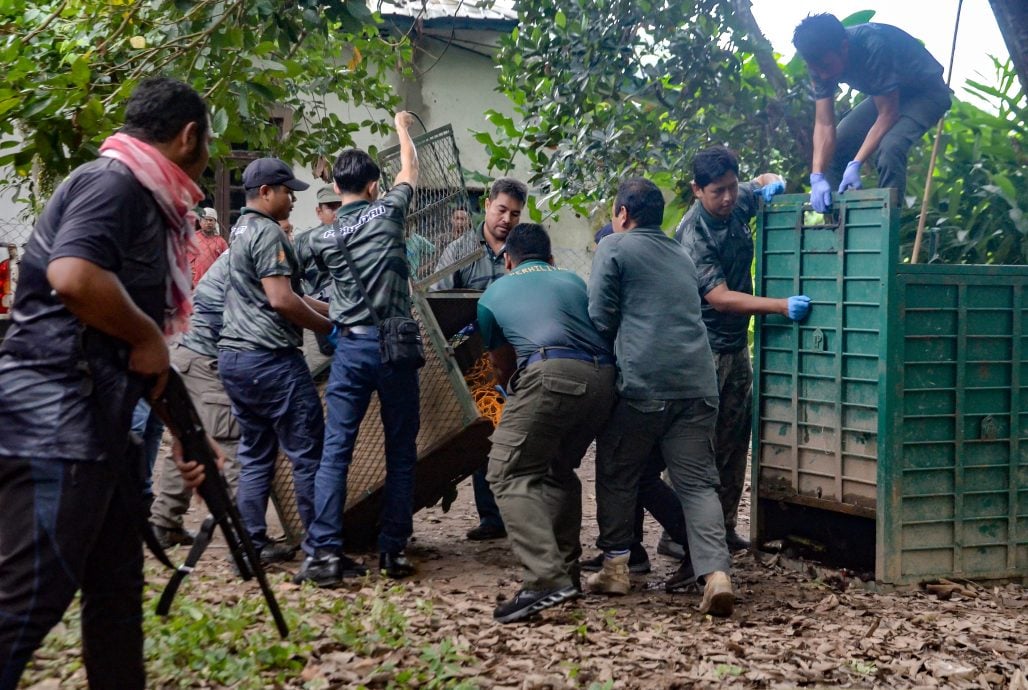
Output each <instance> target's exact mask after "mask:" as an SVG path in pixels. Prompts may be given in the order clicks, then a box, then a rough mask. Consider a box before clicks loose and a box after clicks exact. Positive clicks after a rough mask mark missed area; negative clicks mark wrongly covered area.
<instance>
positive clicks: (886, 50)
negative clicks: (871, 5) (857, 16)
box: [812, 23, 949, 99]
mask: <svg viewBox="0 0 1028 690" xmlns="http://www.w3.org/2000/svg"><path fill="white" fill-rule="evenodd" d="M846 35H847V36H848V39H849V40H848V43H849V49H848V50H849V52H848V54H847V57H846V67H845V69H844V70H843V73H842V75H841V76H839V77H838V79H834V80H833V79H829V80H822V79H818V78H817V77H814V78H813V79H812V81H813V85H814V98H815V99H820V98H834V97H835V91H836V89H837V88H838V86H839V83H840V82H842V83H845V84H849V85H850V86H852V87H853V88H854V89H856V90H857V91H860V92H861V93H864V94H867V95H868V96H883V95H885V94H887V93H890V92H892V91H895V90H897V89H899V90H900V92H902V93H906V94H910V93H922V92H927V91H936V90H938V91H940V92H942V93H945V94H946V95H947V97H948V95H949V88H948V87H947V86H946V82H945V81H943V78H942V65H940V64H939V62H938V61H937V60H936V59H935V58H934V57H932V54H931V53H929V52H928V51H927V50H926V49H925V47H924V46H923V45H922V44H921V42H920V41H918V40H917V39H916V38H914V37H913V36H911V35H910V34H908V33H907V32H905V31H903V30H902V29H898V28H896V27H895V26H892V25H890V24H873V23H869V24H858V25H857V26H852V27H849V28H848V29H846Z"/></svg>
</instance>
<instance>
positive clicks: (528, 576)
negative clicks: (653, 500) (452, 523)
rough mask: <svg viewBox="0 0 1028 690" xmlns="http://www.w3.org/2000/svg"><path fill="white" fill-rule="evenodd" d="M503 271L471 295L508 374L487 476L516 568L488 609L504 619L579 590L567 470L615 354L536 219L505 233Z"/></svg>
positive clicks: (578, 499)
mask: <svg viewBox="0 0 1028 690" xmlns="http://www.w3.org/2000/svg"><path fill="white" fill-rule="evenodd" d="M505 261H506V264H507V271H509V273H508V274H507V275H506V276H504V277H502V278H500V279H499V280H498V281H496V282H495V283H493V284H492V285H490V286H489V288H488V289H487V290H486V291H485V293H484V294H483V295H482V297H481V299H480V300H479V301H478V324H479V328H480V330H481V334H482V341H483V342H484V343H485V346H486V348H487V349H488V350H489V358H490V359H491V360H492V363H493V367H494V368H495V369H496V372H497V375H498V376H499V380H500V381H503V382H509V383H508V388H509V397H508V398H507V403H506V405H504V408H503V418H502V419H501V420H500V424H499V426H497V427H496V431H495V432H494V433H493V435H492V442H493V447H492V450H491V451H490V453H489V469H488V472H487V479H488V480H489V486H490V487H491V488H492V490H493V492H494V493H495V494H496V500H497V503H498V504H499V506H500V514H501V515H502V516H503V521H504V523H505V524H506V525H507V535H508V536H509V538H510V543H511V548H512V549H513V550H514V553H515V554H516V555H517V557H518V558H519V559H520V560H521V563H522V565H524V567H525V576H524V582H523V583H522V588H521V590H520V591H518V592H517V594H515V595H514V597H513V598H512V599H510V600H508V601H506V602H504V603H502V604H500V605H499V606H497V607H496V610H495V611H494V612H493V617H494V618H495V619H496V620H497V621H499V622H501V623H513V622H514V621H517V620H521V619H523V618H527V617H528V616H531V615H533V614H535V613H538V612H539V611H542V610H543V609H546V608H549V607H551V606H555V605H557V604H560V603H563V602H565V601H568V600H570V599H574V598H577V597H579V596H581V581H580V579H579V573H578V558H579V556H581V554H582V547H581V545H580V543H579V532H580V531H581V527H582V485H581V483H580V482H579V481H578V477H577V476H576V474H575V469H577V468H578V466H579V464H580V463H581V461H582V456H583V455H585V451H586V450H587V449H588V448H589V444H590V443H592V441H593V439H594V438H595V437H596V434H597V432H598V431H599V429H600V426H601V425H602V424H603V423H604V422H605V421H606V420H607V417H608V415H609V414H610V410H611V407H612V406H613V404H614V358H613V356H611V353H610V349H609V346H608V345H607V343H606V342H605V341H604V339H603V338H602V337H600V334H599V333H597V331H596V328H595V327H593V324H592V322H591V321H590V320H589V311H588V296H587V293H586V287H585V282H584V281H583V280H582V279H581V278H579V277H578V276H577V275H575V274H574V273H572V272H571V271H567V270H563V269H560V268H556V267H555V266H554V265H553V256H552V254H551V252H550V238H549V236H548V235H547V234H546V230H544V229H543V227H542V226H541V225H536V224H534V223H521V224H520V225H518V226H516V227H515V228H514V229H513V230H511V232H510V234H509V235H508V236H507V253H506V259H505Z"/></svg>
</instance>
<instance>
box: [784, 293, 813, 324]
mask: <svg viewBox="0 0 1028 690" xmlns="http://www.w3.org/2000/svg"><path fill="white" fill-rule="evenodd" d="M788 311H789V318H790V319H792V320H793V321H802V320H803V319H805V318H806V317H807V313H808V312H809V311H810V298H809V297H807V296H806V295H795V296H793V297H790V298H789V310H788Z"/></svg>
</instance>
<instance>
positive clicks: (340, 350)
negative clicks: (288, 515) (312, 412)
mask: <svg viewBox="0 0 1028 690" xmlns="http://www.w3.org/2000/svg"><path fill="white" fill-rule="evenodd" d="M376 391H377V392H378V400H379V403H380V406H381V409H382V427H383V430H384V432H385V457H386V480H385V490H384V492H383V494H384V496H383V501H382V515H381V519H380V522H381V530H380V531H379V535H378V548H379V551H382V552H383V553H396V552H397V551H402V550H403V549H404V547H406V546H407V540H408V539H410V535H411V532H413V530H414V520H413V512H414V464H415V462H417V459H418V448H417V437H418V429H419V427H420V425H421V417H420V409H419V406H420V401H419V398H418V371H417V369H414V368H409V367H408V368H397V367H392V366H384V365H383V364H382V359H381V357H380V356H379V353H378V335H376V334H369V335H348V336H343V337H342V338H340V339H339V344H338V345H337V346H336V352H335V355H334V358H333V360H332V373H331V374H330V375H329V379H328V390H327V392H326V396H325V397H326V403H327V409H328V421H327V424H326V429H325V453H324V455H323V456H322V458H321V466H320V467H318V476H317V478H316V479H315V480H314V508H315V517H314V522H312V523H311V526H310V529H309V530H308V531H307V540H306V541H305V542H304V551H306V552H307V553H308V554H310V555H314V552H315V551H316V550H328V551H334V552H340V551H342V548H343V510H344V509H345V507H346V476H347V473H348V471H349V469H350V461H351V460H352V459H353V449H354V446H355V445H356V443H357V432H358V431H359V430H360V425H361V422H362V421H363V420H364V415H365V414H366V413H367V411H368V403H369V402H370V401H371V394H372V393H373V392H376Z"/></svg>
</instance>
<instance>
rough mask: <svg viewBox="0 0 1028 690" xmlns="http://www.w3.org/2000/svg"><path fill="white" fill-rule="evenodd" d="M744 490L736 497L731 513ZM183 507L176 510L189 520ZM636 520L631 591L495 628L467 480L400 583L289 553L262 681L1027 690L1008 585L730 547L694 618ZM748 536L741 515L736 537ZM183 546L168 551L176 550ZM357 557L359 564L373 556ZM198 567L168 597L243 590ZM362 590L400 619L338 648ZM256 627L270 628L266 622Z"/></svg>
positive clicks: (503, 554) (427, 529)
mask: <svg viewBox="0 0 1028 690" xmlns="http://www.w3.org/2000/svg"><path fill="white" fill-rule="evenodd" d="M580 476H581V478H582V481H583V487H584V494H585V507H584V508H585V510H584V512H585V520H584V525H583V534H582V543H583V546H584V547H585V549H586V555H587V556H588V555H592V554H593V553H595V550H594V549H592V548H590V545H592V544H593V543H594V542H595V538H596V523H595V497H594V493H593V489H592V487H593V462H592V455H591V453H590V455H589V456H588V457H587V458H586V462H585V463H584V466H583V468H582V470H581V472H580ZM748 498H749V495H748V493H747V494H746V495H745V496H744V505H743V510H742V515H743V518H742V519H743V520H744V521H745V520H746V519H747V516H748V513H749V506H748ZM193 512H197V511H192V512H191V519H192V520H198V519H199V516H197V517H192V513H193ZM647 520H648V521H647V533H646V546H647V549H648V551H649V553H650V560H651V563H652V566H653V570H652V572H651V573H650V574H648V575H645V576H633V591H632V593H631V594H629V595H628V596H625V597H620V598H608V597H604V596H597V595H587V596H586V597H584V598H583V599H580V600H579V601H577V602H573V603H571V604H568V605H565V606H564V607H560V608H556V609H550V610H548V611H546V612H544V613H543V614H542V615H541V616H539V617H537V618H535V619H533V620H530V621H528V622H525V623H521V624H514V625H499V624H496V623H494V622H493V620H492V615H491V614H492V609H493V607H494V606H495V604H496V601H497V595H504V596H510V595H511V594H513V593H514V592H515V591H516V590H517V588H518V586H519V578H520V568H519V566H518V565H517V564H516V563H515V561H514V559H513V556H512V554H511V552H510V550H509V548H508V547H507V545H506V543H505V542H502V541H494V542H486V543H473V542H468V541H466V540H465V539H464V533H465V532H466V531H467V530H468V529H470V528H471V527H473V526H474V525H475V524H477V515H476V513H475V509H474V503H473V499H472V492H471V487H470V484H465V485H462V486H461V489H460V493H459V498H458V500H457V501H456V503H455V504H454V505H453V506H452V508H451V509H450V511H449V512H448V513H443V512H442V510H441V509H440V508H439V507H434V508H431V509H428V510H425V511H422V512H420V513H419V514H418V515H416V516H415V539H414V541H413V542H412V543H411V545H410V547H409V549H408V553H409V555H410V556H411V557H412V558H413V559H414V560H415V561H416V562H417V563H418V565H419V573H418V574H417V575H416V576H415V577H414V578H412V579H411V580H409V581H407V582H404V583H402V584H401V585H399V586H396V587H393V585H392V583H389V584H383V583H378V582H376V581H377V576H376V577H371V578H369V580H368V581H365V582H363V583H358V584H355V585H354V586H353V587H352V588H350V589H338V590H313V589H310V588H303V589H300V588H297V587H296V586H295V585H292V584H291V583H289V582H288V575H289V574H291V572H293V571H295V569H296V568H297V567H298V566H299V561H297V562H296V563H293V564H289V567H288V568H283V569H278V568H276V569H273V570H272V580H273V582H274V583H275V588H276V591H277V594H278V597H279V598H280V600H281V601H282V603H283V606H284V607H302V608H303V609H304V611H305V612H306V613H305V615H304V617H305V620H306V624H308V625H310V626H313V627H312V628H311V629H308V631H307V632H308V635H309V636H310V637H311V639H312V643H311V646H310V652H309V655H307V656H306V658H304V659H303V660H302V665H303V669H302V671H301V672H299V673H295V674H285V675H284V676H281V677H279V678H278V679H277V680H275V681H274V682H269V683H268V684H267V686H268V687H296V688H346V687H361V686H370V687H417V686H420V687H448V686H452V685H454V684H457V683H464V686H463V687H483V688H488V687H492V688H565V687H581V688H604V687H615V688H693V687H696V688H708V687H721V686H725V685H732V686H740V687H757V688H788V687H799V686H805V687H827V686H838V687H880V688H915V687H955V688H963V687H967V688H972V687H973V688H1009V689H1010V690H1028V680H1026V676H1028V591H1026V590H1025V589H1024V588H1022V587H1020V586H1017V585H1006V586H1003V587H980V586H977V585H974V584H970V583H966V584H964V585H963V586H961V587H958V588H956V589H953V590H952V591H945V592H942V593H941V597H940V596H939V595H936V594H931V593H928V592H925V591H921V590H915V591H910V592H901V593H884V594H883V593H872V592H870V591H867V589H866V588H865V587H864V586H863V585H862V584H861V583H860V582H859V581H851V580H847V579H846V578H845V577H841V576H825V573H824V572H823V571H820V572H815V571H814V570H813V569H812V568H800V569H799V570H797V569H796V568H795V567H787V565H786V564H785V563H783V562H780V561H779V559H778V558H776V557H774V556H770V555H761V556H757V555H754V554H751V553H744V554H738V555H736V556H735V560H734V572H733V574H732V577H733V583H734V585H735V590H736V593H737V596H738V603H737V607H736V611H735V614H734V615H733V616H732V617H731V618H729V619H727V620H719V619H712V618H710V617H709V616H702V615H700V614H699V613H698V612H697V610H696V607H697V605H698V603H699V593H698V592H688V593H680V594H673V595H672V594H667V593H665V592H664V590H663V587H662V583H663V580H664V579H665V578H666V576H667V575H668V574H670V572H672V571H673V570H674V568H675V566H676V563H675V562H674V561H672V560H670V559H667V558H665V557H662V556H658V555H657V553H656V542H657V539H658V537H659V533H660V530H659V527H658V526H657V525H656V523H654V522H653V521H652V520H650V519H649V518H647ZM747 531H748V524H745V522H744V524H742V525H740V532H741V533H744V534H745V533H746V532H747ZM184 555H185V554H184V550H181V549H180V550H179V552H178V553H177V554H176V556H177V557H178V558H183V557H184ZM363 557H364V560H365V561H366V562H367V563H369V564H373V559H374V554H363ZM202 568H203V570H204V571H205V573H206V574H205V575H204V576H203V577H200V576H199V575H198V576H194V577H193V578H192V579H193V580H194V582H191V583H188V584H187V585H186V586H184V587H183V589H182V591H181V592H180V594H179V598H180V601H179V602H177V603H176V606H182V605H183V604H182V601H181V600H182V599H189V598H196V597H208V598H210V597H212V596H213V597H214V598H215V599H217V600H220V601H225V600H226V595H227V594H228V595H230V596H228V597H227V599H228V600H232V599H233V597H239V598H246V597H257V596H258V593H257V590H256V588H255V586H254V585H252V584H246V583H241V582H240V581H239V580H238V579H235V578H233V577H232V575H231V572H230V571H229V568H228V564H227V561H226V553H225V550H224V548H223V547H215V548H212V549H211V551H210V555H208V556H207V557H206V559H205V561H204V564H203V566H202ZM153 572H157V573H160V571H158V570H153ZM219 575H222V576H223V577H219ZM163 577H164V575H163V574H160V575H158V578H163ZM215 592H216V596H215ZM376 596H384V597H387V598H388V599H389V600H390V602H391V605H395V607H396V610H397V611H400V612H402V615H403V616H405V618H406V622H405V623H404V624H403V629H404V640H403V644H402V645H399V646H398V645H396V644H393V645H388V644H383V645H356V646H355V645H350V646H347V645H346V644H341V643H340V642H339V635H338V634H337V633H334V634H331V635H330V634H329V632H328V631H329V629H330V627H331V626H332V625H333V621H332V615H330V614H329V613H328V612H329V611H331V610H332V609H331V607H332V606H333V604H338V603H339V602H338V599H339V598H346V599H349V600H357V601H363V600H364V599H366V598H368V597H371V598H374V597H376ZM368 610H369V611H372V613H373V612H374V610H373V609H368ZM261 624H262V625H265V626H267V627H268V628H270V622H268V621H264V622H262V623H261ZM318 626H323V627H322V628H319V627H318ZM312 630H313V632H312ZM444 640H448V641H450V642H452V645H453V648H454V649H456V650H458V652H459V654H458V657H459V658H460V659H461V662H460V663H459V664H456V665H452V666H450V667H448V668H449V670H450V673H449V678H447V679H446V680H445V682H444V681H443V679H441V678H436V679H435V684H433V680H432V679H431V678H428V677H426V676H424V675H422V676H421V677H420V678H413V679H407V678H405V677H404V676H403V675H398V674H397V673H396V672H395V671H394V670H391V669H396V668H403V667H404V666H405V664H409V663H419V664H421V665H422V666H423V667H424V666H425V663H427V662H426V661H425V658H426V657H425V651H424V650H425V649H428V648H429V646H430V645H438V644H439V643H440V642H441V641H444ZM431 648H432V649H437V648H438V647H436V646H433V647H431ZM418 655H420V661H419V660H418ZM454 658H457V657H454ZM429 667H430V668H438V666H431V665H430V666H429ZM190 674H194V675H193V676H191V675H190ZM194 676H195V677H194ZM38 677H39V676H38V675H37V676H36V678H37V679H38ZM202 678H203V672H202V670H195V671H194V670H191V669H183V670H182V675H181V676H180V677H179V678H178V679H177V682H176V685H177V686H179V687H225V686H219V685H216V684H211V683H210V682H209V681H204V680H201V679H202ZM81 682H82V672H81V670H79V671H77V672H75V673H69V674H68V675H66V676H65V677H64V680H63V682H58V683H57V684H54V679H52V678H51V679H50V680H45V681H43V682H42V683H40V684H36V685H33V686H32V687H34V688H39V689H40V690H42V689H43V688H49V689H52V688H63V687H80V683H81ZM161 687H163V686H161ZM232 687H235V686H232ZM246 687H252V686H246Z"/></svg>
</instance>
